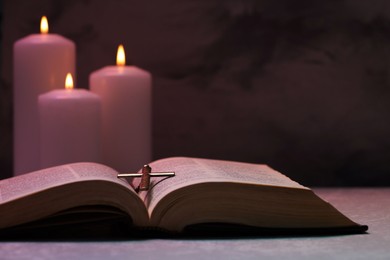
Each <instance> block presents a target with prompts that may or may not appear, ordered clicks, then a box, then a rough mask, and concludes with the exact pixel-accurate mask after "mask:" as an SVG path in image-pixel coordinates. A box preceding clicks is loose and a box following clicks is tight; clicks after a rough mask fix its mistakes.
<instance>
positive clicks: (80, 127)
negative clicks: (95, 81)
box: [38, 73, 100, 168]
mask: <svg viewBox="0 0 390 260" xmlns="http://www.w3.org/2000/svg"><path fill="white" fill-rule="evenodd" d="M65 86H66V89H57V90H52V91H50V92H48V93H45V94H42V95H40V96H39V100H38V107H39V122H40V140H41V156H40V159H41V160H40V161H41V165H40V167H41V168H47V167H51V166H56V165H61V164H66V163H73V162H82V161H88V162H100V98H99V97H98V96H97V95H96V94H94V93H91V92H89V91H87V90H85V89H73V80H72V77H71V74H70V73H69V74H68V75H67V78H66V85H65Z"/></svg>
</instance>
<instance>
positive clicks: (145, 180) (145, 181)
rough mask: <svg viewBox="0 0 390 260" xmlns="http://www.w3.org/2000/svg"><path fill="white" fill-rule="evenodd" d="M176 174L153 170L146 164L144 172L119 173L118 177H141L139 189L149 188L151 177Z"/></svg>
mask: <svg viewBox="0 0 390 260" xmlns="http://www.w3.org/2000/svg"><path fill="white" fill-rule="evenodd" d="M173 176H175V173H174V172H152V168H151V167H150V166H149V165H148V164H145V165H144V166H143V167H142V173H119V174H118V175H117V177H118V178H124V177H132V178H141V182H140V184H139V190H140V191H143V190H149V184H150V177H173Z"/></svg>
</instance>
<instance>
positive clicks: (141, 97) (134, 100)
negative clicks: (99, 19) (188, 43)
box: [89, 45, 152, 172]
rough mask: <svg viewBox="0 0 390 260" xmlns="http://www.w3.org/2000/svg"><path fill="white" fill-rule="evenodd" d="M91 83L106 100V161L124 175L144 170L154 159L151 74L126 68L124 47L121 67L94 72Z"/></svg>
mask: <svg viewBox="0 0 390 260" xmlns="http://www.w3.org/2000/svg"><path fill="white" fill-rule="evenodd" d="M89 81H90V89H91V91H92V92H94V93H96V94H98V95H99V96H100V97H101V100H102V155H103V158H102V159H103V162H104V163H105V164H107V165H109V166H111V167H113V168H115V169H116V170H118V171H120V172H126V171H136V170H138V169H140V168H141V167H142V165H144V164H146V163H148V162H150V160H151V157H152V152H151V149H152V148H151V146H152V140H151V138H152V136H151V113H152V112H151V111H152V104H151V91H152V88H151V75H150V73H149V72H147V71H145V70H142V69H140V68H137V67H135V66H125V54H124V49H123V46H122V45H120V46H119V48H118V54H117V66H107V67H104V68H102V69H100V70H97V71H95V72H93V73H92V74H91V75H90V78H89Z"/></svg>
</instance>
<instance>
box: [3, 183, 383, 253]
mask: <svg viewBox="0 0 390 260" xmlns="http://www.w3.org/2000/svg"><path fill="white" fill-rule="evenodd" d="M314 191H315V192H316V193H317V194H318V195H319V196H321V197H322V198H324V199H325V200H327V201H329V202H331V203H332V204H333V205H334V206H335V207H336V208H338V209H339V210H340V211H341V212H343V213H344V214H346V215H347V216H348V217H350V218H351V219H353V220H354V221H356V222H358V223H360V224H365V225H368V226H369V230H368V233H367V234H361V235H343V236H325V237H277V238H251V239H220V240H215V239H210V240H207V239H198V240H197V239H193V240H169V239H150V240H138V241H115V242H113V241H103V242H101V241H100V242H88V241H86V242H1V243H0V259H29V260H32V259H133V258H134V259H186V260H189V259H259V258H267V259H390V187H389V188H317V189H314Z"/></svg>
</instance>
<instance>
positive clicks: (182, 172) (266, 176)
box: [140, 157, 308, 214]
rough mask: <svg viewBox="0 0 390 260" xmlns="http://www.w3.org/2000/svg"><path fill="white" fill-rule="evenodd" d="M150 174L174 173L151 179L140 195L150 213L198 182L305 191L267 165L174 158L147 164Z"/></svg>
mask: <svg viewBox="0 0 390 260" xmlns="http://www.w3.org/2000/svg"><path fill="white" fill-rule="evenodd" d="M150 166H151V167H152V172H167V171H174V172H175V174H176V175H175V176H174V177H171V178H164V177H160V178H152V179H151V188H150V189H149V191H147V192H141V193H140V195H141V197H142V198H143V199H144V202H145V204H146V205H147V207H148V210H149V214H151V212H152V211H153V209H154V207H155V206H156V204H157V203H158V201H159V200H160V199H161V198H163V197H164V196H165V195H167V194H168V193H170V192H172V191H174V190H176V189H179V188H182V187H185V186H189V185H192V184H197V183H205V182H234V183H245V184H254V185H268V186H280V187H290V188H300V189H308V188H306V187H304V186H302V185H300V184H298V183H297V182H294V181H292V180H291V179H289V178H288V177H286V176H285V175H283V174H281V173H279V172H277V171H275V170H273V169H271V168H270V167H268V166H266V165H261V164H251V163H241V162H232V161H222V160H211V159H199V158H185V157H176V158H168V159H162V160H159V161H156V162H153V163H151V164H150Z"/></svg>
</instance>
